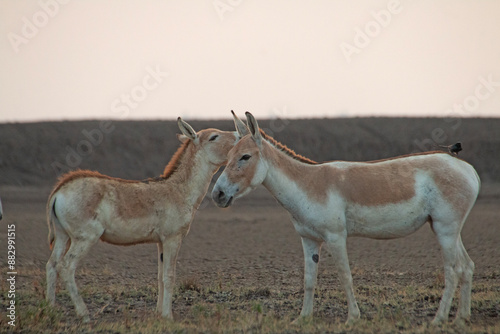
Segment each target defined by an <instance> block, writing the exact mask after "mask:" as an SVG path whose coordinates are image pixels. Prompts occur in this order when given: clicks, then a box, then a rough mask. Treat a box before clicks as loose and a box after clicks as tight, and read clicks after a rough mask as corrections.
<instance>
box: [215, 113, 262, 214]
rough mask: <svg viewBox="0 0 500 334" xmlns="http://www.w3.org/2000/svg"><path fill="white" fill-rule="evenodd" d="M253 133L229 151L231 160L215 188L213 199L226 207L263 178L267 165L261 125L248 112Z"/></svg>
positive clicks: (249, 125)
mask: <svg viewBox="0 0 500 334" xmlns="http://www.w3.org/2000/svg"><path fill="white" fill-rule="evenodd" d="M245 115H246V116H247V124H248V129H249V131H250V134H249V135H247V136H245V137H243V138H242V139H241V140H240V141H239V142H238V143H237V144H236V145H235V146H234V147H233V148H232V149H231V150H230V151H229V153H228V155H227V158H228V164H227V166H226V168H225V170H224V172H223V173H222V175H221V176H220V177H219V179H218V180H217V182H216V184H215V186H214V189H213V190H212V199H213V200H214V202H215V203H216V204H217V205H218V206H220V207H223V208H226V207H228V206H230V205H231V204H232V203H233V200H234V199H236V198H239V197H242V196H244V195H246V194H248V193H249V192H250V191H252V190H253V189H255V188H256V187H257V186H258V185H259V184H261V183H262V182H264V179H265V178H266V175H267V170H268V166H267V163H266V161H265V160H263V159H262V142H263V138H262V135H261V132H260V130H259V125H258V124H257V121H256V120H255V118H254V117H253V115H252V114H250V113H249V112H247V113H246V114H245Z"/></svg>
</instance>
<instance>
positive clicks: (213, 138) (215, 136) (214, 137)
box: [208, 135, 219, 141]
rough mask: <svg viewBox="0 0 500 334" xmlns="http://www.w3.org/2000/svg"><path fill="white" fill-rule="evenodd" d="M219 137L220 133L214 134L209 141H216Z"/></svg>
mask: <svg viewBox="0 0 500 334" xmlns="http://www.w3.org/2000/svg"><path fill="white" fill-rule="evenodd" d="M217 137H219V135H213V136H212V137H210V139H209V140H208V141H214V140H215V139H217Z"/></svg>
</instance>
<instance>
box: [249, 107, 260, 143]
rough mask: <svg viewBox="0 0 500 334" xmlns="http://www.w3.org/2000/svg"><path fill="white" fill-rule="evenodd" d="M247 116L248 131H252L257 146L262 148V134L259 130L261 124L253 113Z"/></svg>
mask: <svg viewBox="0 0 500 334" xmlns="http://www.w3.org/2000/svg"><path fill="white" fill-rule="evenodd" d="M245 115H246V116H247V125H248V129H249V130H250V134H251V135H252V137H253V139H254V140H255V142H256V143H257V146H259V147H261V145H262V136H261V134H260V130H259V124H258V123H257V120H256V119H255V117H253V115H252V114H251V113H249V112H248V111H247V112H246V113H245Z"/></svg>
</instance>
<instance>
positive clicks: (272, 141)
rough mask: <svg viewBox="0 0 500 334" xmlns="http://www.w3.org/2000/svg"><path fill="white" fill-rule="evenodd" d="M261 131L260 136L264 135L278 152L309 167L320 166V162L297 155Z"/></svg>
mask: <svg viewBox="0 0 500 334" xmlns="http://www.w3.org/2000/svg"><path fill="white" fill-rule="evenodd" d="M259 130H260V134H261V135H262V137H263V138H264V139H265V140H267V141H268V142H269V143H270V144H271V145H273V146H274V147H276V148H277V149H278V150H280V151H281V152H283V153H285V154H286V155H288V156H289V157H291V158H293V159H295V160H298V161H300V162H303V163H306V164H309V165H318V164H319V163H318V162H316V161H314V160H311V159H309V158H306V157H304V156H303V155H300V154H297V153H295V151H294V150H292V149H291V148H289V147H288V146H286V145H284V144H282V143H280V142H279V141H277V140H276V139H274V138H273V137H271V136H270V135H268V134H267V133H265V132H264V131H263V130H262V129H259Z"/></svg>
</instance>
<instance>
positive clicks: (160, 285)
mask: <svg viewBox="0 0 500 334" xmlns="http://www.w3.org/2000/svg"><path fill="white" fill-rule="evenodd" d="M156 245H157V246H158V301H157V303H156V311H157V312H158V313H160V314H161V313H162V305H163V245H162V243H161V242H159V243H157V244H156Z"/></svg>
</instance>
